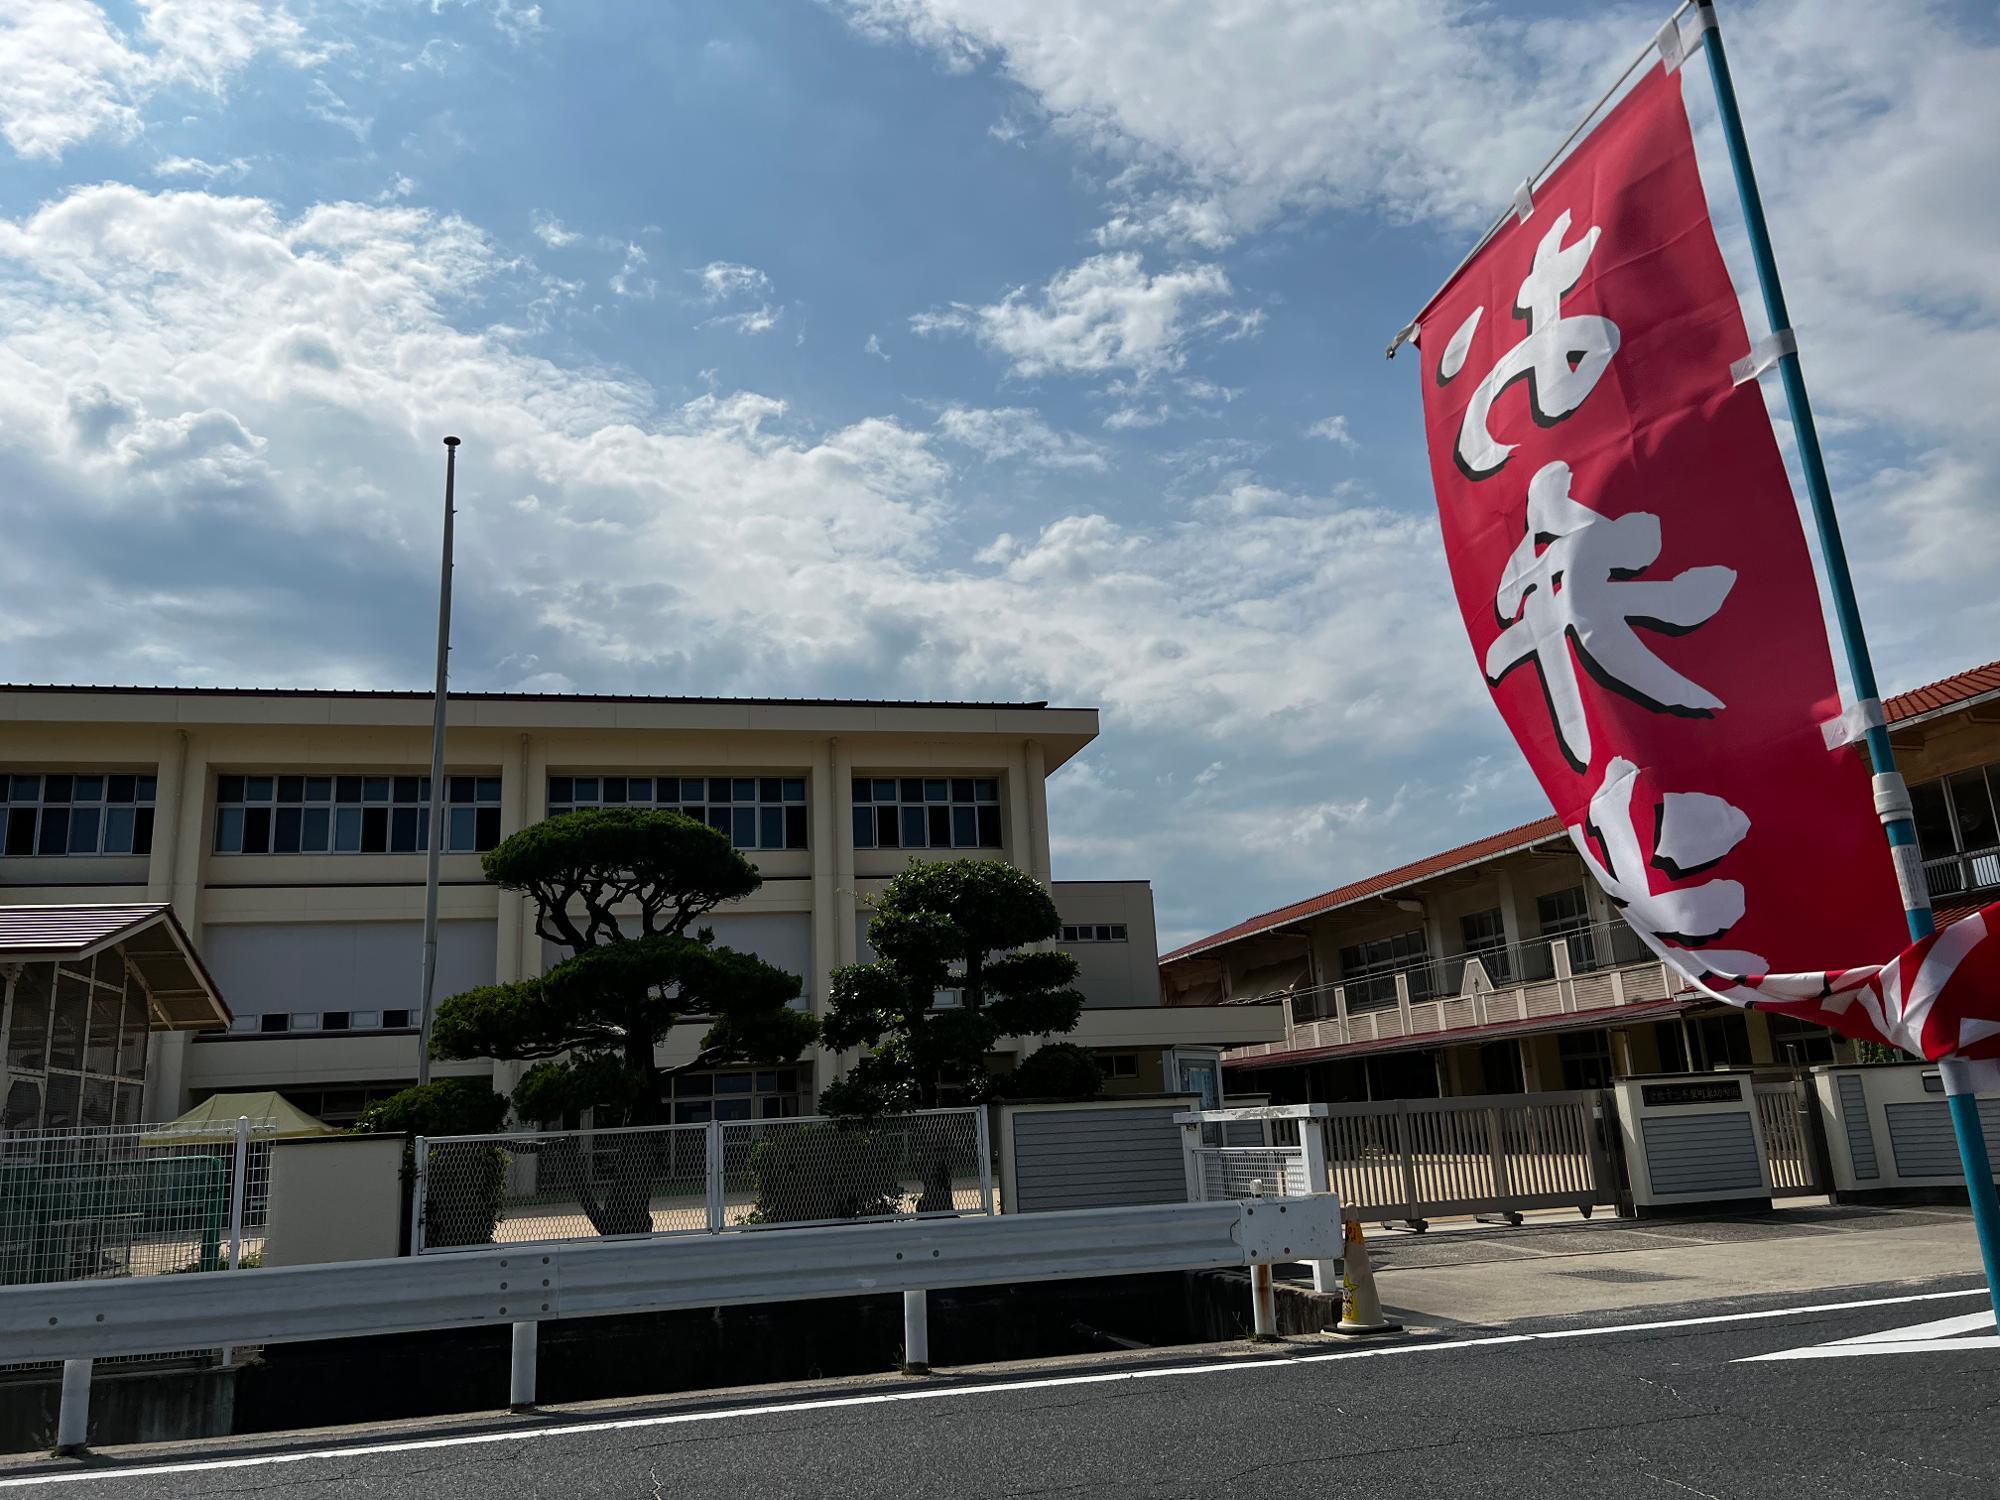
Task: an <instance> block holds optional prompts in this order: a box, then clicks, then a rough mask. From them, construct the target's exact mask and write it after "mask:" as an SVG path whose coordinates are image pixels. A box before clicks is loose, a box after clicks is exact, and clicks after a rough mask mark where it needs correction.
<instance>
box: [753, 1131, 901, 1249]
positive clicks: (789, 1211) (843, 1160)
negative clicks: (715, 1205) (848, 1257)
mask: <svg viewBox="0 0 2000 1500" xmlns="http://www.w3.org/2000/svg"><path fill="white" fill-rule="evenodd" d="M903 1144H904V1141H903V1133H902V1132H900V1131H890V1132H882V1131H877V1130H873V1129H871V1128H869V1127H868V1126H866V1125H860V1124H857V1125H854V1126H851V1127H849V1126H842V1125H796V1126H774V1127H772V1128H771V1129H770V1130H768V1131H767V1132H766V1133H765V1134H764V1136H763V1138H762V1139H760V1140H759V1141H758V1142H757V1144H756V1145H755V1146H754V1147H752V1148H751V1151H750V1180H751V1183H752V1184H753V1186H754V1188H755V1191H756V1206H755V1208H754V1210H753V1211H752V1212H751V1213H750V1215H749V1216H748V1219H747V1220H746V1222H748V1223H752V1224H801V1223H810V1222H812V1221H814V1220H821V1219H874V1218H881V1217H883V1216H885V1215H888V1214H894V1213H899V1212H901V1211H902V1205H903V1184H902V1165H903Z"/></svg>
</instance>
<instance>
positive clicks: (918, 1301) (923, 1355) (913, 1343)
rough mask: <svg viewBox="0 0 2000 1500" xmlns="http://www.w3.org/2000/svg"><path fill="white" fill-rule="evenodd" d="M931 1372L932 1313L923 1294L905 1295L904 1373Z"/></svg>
mask: <svg viewBox="0 0 2000 1500" xmlns="http://www.w3.org/2000/svg"><path fill="white" fill-rule="evenodd" d="M930 1372H931V1313H930V1303H929V1300H928V1298H927V1295H926V1294H925V1293H923V1292H905V1293H903V1373H904V1374H905V1375H928V1374H930Z"/></svg>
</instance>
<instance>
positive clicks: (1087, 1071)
mask: <svg viewBox="0 0 2000 1500" xmlns="http://www.w3.org/2000/svg"><path fill="white" fill-rule="evenodd" d="M993 1086H994V1088H995V1089H996V1091H998V1092H999V1093H1000V1094H1002V1095H1004V1096H1005V1097H1006V1098H1009V1099H1094V1098H1096V1097H1097V1095H1098V1092H1099V1091H1100V1090H1101V1089H1102V1088H1103V1087H1104V1071H1103V1069H1101V1068H1099V1067H1098V1065H1097V1059H1096V1058H1095V1057H1094V1056H1092V1055H1091V1052H1090V1049H1089V1048H1087V1047H1079V1046H1077V1045H1076V1044H1075V1043H1074V1042H1054V1043H1052V1044H1050V1045H1049V1046H1047V1047H1039V1048H1037V1049H1036V1050H1035V1051H1033V1052H1030V1053H1029V1054H1028V1055H1027V1056H1026V1057H1024V1058H1022V1059H1021V1062H1020V1065H1019V1066H1018V1067H1016V1068H1015V1069H1014V1071H1013V1072H1011V1073H1006V1074H1002V1075H1001V1076H999V1077H997V1078H995V1079H994V1080H993Z"/></svg>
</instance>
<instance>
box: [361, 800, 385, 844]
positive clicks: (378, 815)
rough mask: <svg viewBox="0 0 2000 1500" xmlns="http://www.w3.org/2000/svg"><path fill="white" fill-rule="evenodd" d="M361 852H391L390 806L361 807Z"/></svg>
mask: <svg viewBox="0 0 2000 1500" xmlns="http://www.w3.org/2000/svg"><path fill="white" fill-rule="evenodd" d="M361 852H362V853H363V854H386V853H388V852H389V809H388V808H386V807H364V808H362V809H361Z"/></svg>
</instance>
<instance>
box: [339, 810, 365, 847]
mask: <svg viewBox="0 0 2000 1500" xmlns="http://www.w3.org/2000/svg"><path fill="white" fill-rule="evenodd" d="M333 847H334V851H335V852H336V853H339V854H356V853H359V852H360V849H361V809H360V808H358V807H337V808H335V809H334V812H333Z"/></svg>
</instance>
